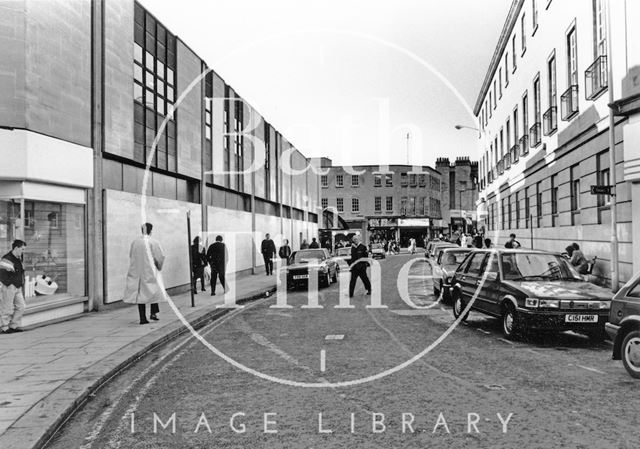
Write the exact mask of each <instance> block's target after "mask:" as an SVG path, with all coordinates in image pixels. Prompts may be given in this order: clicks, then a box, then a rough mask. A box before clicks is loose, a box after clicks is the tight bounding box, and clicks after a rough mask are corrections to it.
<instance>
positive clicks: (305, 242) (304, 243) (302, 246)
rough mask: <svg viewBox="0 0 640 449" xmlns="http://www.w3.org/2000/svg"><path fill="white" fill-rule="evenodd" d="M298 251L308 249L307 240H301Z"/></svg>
mask: <svg viewBox="0 0 640 449" xmlns="http://www.w3.org/2000/svg"><path fill="white" fill-rule="evenodd" d="M300 249H309V244H308V243H307V239H303V240H302V243H301V244H300Z"/></svg>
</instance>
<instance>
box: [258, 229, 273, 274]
mask: <svg viewBox="0 0 640 449" xmlns="http://www.w3.org/2000/svg"><path fill="white" fill-rule="evenodd" d="M260 252H261V253H262V258H263V259H264V269H265V270H266V272H267V276H269V275H273V257H274V256H275V254H276V244H275V243H273V240H271V237H270V236H269V234H266V235H265V236H264V240H263V241H262V244H261V245H260Z"/></svg>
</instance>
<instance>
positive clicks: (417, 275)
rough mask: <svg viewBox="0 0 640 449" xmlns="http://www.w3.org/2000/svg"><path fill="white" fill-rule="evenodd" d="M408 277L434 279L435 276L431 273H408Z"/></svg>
mask: <svg viewBox="0 0 640 449" xmlns="http://www.w3.org/2000/svg"><path fill="white" fill-rule="evenodd" d="M407 278H409V279H433V276H431V275H429V274H426V275H424V274H409V275H407Z"/></svg>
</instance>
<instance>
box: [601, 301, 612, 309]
mask: <svg viewBox="0 0 640 449" xmlns="http://www.w3.org/2000/svg"><path fill="white" fill-rule="evenodd" d="M600 308H601V309H607V310H608V309H610V308H611V301H600Z"/></svg>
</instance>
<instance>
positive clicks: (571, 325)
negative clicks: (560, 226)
mask: <svg viewBox="0 0 640 449" xmlns="http://www.w3.org/2000/svg"><path fill="white" fill-rule="evenodd" d="M451 282H452V287H451V294H452V298H453V302H454V304H453V314H454V316H455V317H456V318H458V317H459V316H460V315H462V313H463V312H464V310H465V308H466V307H467V305H468V304H470V302H471V301H472V299H473V298H475V299H474V300H473V303H472V306H471V309H472V310H476V311H478V312H482V313H485V314H487V315H492V316H495V317H500V318H502V330H503V333H504V334H505V336H506V337H508V338H513V337H514V336H515V335H517V334H520V333H525V332H527V331H534V330H537V331H552V332H561V331H565V330H574V331H578V332H582V333H585V334H587V335H588V336H589V337H590V338H592V339H594V340H598V341H599V340H602V339H604V338H605V336H606V334H605V330H604V328H605V323H606V321H607V318H608V316H609V307H610V305H611V296H612V295H611V293H610V292H609V291H608V290H607V289H605V288H602V287H598V286H596V285H593V284H590V283H589V282H587V281H585V280H583V279H582V277H581V276H580V275H579V274H578V272H577V271H576V270H575V268H573V267H572V266H571V264H570V263H569V262H568V261H567V260H566V259H565V258H564V257H562V256H561V255H560V254H555V253H549V252H545V251H534V250H522V249H485V250H474V251H473V252H472V253H471V254H469V256H468V257H467V258H466V259H465V260H464V262H463V263H462V264H460V266H459V267H458V269H457V270H456V273H455V275H454V278H453V279H452V281H451ZM462 319H466V316H464V317H463V318H462Z"/></svg>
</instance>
